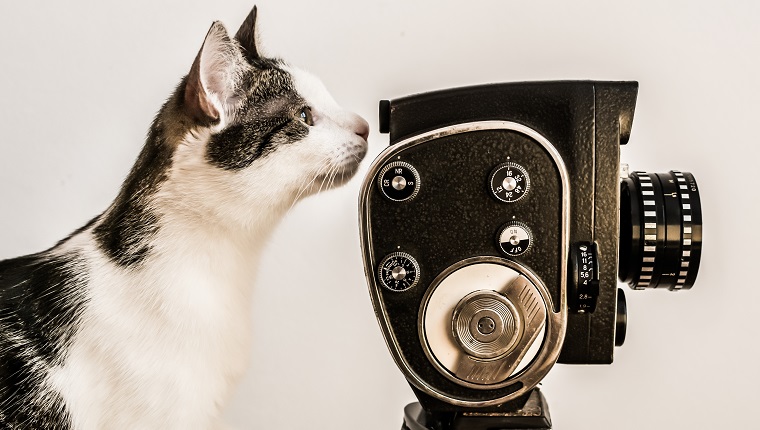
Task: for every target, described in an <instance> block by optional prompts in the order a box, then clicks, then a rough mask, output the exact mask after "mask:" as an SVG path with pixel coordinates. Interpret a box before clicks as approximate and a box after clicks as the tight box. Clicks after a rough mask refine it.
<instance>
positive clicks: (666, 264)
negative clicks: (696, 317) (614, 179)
mask: <svg viewBox="0 0 760 430" xmlns="http://www.w3.org/2000/svg"><path fill="white" fill-rule="evenodd" d="M619 237H620V261H619V264H618V277H619V278H620V281H621V282H624V283H627V284H628V286H630V287H631V288H633V289H635V290H643V289H646V288H667V289H669V290H671V291H674V290H685V289H689V288H691V287H692V285H694V281H695V280H696V278H697V271H698V270H699V260H700V256H701V254H702V207H701V204H700V199H699V189H698V188H697V182H696V180H695V179H694V176H693V175H692V174H691V173H687V172H683V173H682V172H678V171H674V170H671V171H670V172H668V173H646V172H634V173H631V174H630V175H629V177H628V178H625V179H623V181H622V183H621V184H620V236H619Z"/></svg>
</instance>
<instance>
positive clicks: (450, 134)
mask: <svg viewBox="0 0 760 430" xmlns="http://www.w3.org/2000/svg"><path fill="white" fill-rule="evenodd" d="M637 90H638V84H637V83H636V82H596V81H558V82H527V83H507V84H491V85H482V86H475V87H466V88H456V89H448V90H443V91H437V92H431V93H426V94H420V95H414V96H409V97H403V98H399V99H395V100H391V101H382V102H381V103H380V127H381V132H385V133H390V146H389V147H388V148H387V149H385V150H384V151H383V152H382V153H381V154H380V155H379V156H378V157H377V158H376V159H375V160H374V162H373V164H372V166H371V167H370V169H369V172H368V174H367V176H366V179H365V181H364V183H363V186H362V189H361V195H360V229H361V239H362V251H363V256H364V266H365V272H366V276H367V280H368V283H369V290H370V294H371V297H372V302H373V306H374V309H375V313H376V315H377V318H378V321H379V323H380V327H381V329H382V332H383V335H384V337H385V341H386V343H387V345H388V348H389V349H390V352H391V354H392V355H393V358H394V360H395V362H396V364H397V365H398V367H399V368H400V369H401V371H402V372H403V374H404V376H405V377H406V379H407V380H408V381H409V383H410V385H411V386H412V389H413V390H414V393H415V395H416V396H417V398H418V399H419V403H413V404H411V405H409V406H408V407H407V408H406V410H405V417H404V428H405V429H410V430H418V429H434V430H449V429H452V430H453V429H457V430H459V429H473V430H474V429H502V428H504V429H507V428H550V427H551V420H550V418H549V414H548V410H547V408H546V403H545V399H544V398H543V396H542V395H541V393H540V392H539V391H538V389H537V388H536V385H537V384H538V383H539V382H540V381H541V380H542V379H543V378H544V376H546V374H547V372H549V370H550V369H551V368H552V366H553V365H554V364H555V363H557V362H559V363H573V364H608V363H611V362H612V358H613V352H614V349H615V346H619V345H622V343H623V340H624V338H625V331H626V305H625V296H624V294H623V290H621V289H619V288H618V282H617V278H619V279H620V281H622V282H623V283H626V284H628V285H629V286H630V287H632V288H633V289H648V288H658V289H668V290H682V289H689V288H691V286H692V285H693V284H694V281H695V278H696V276H697V270H698V268H699V260H700V254H701V240H702V218H701V209H700V199H699V191H698V188H697V184H696V181H695V179H694V176H693V175H691V174H690V173H687V172H680V171H670V172H667V173H645V172H631V173H629V172H628V171H627V168H625V166H623V168H621V163H620V145H624V144H626V143H627V142H628V139H629V136H630V134H631V125H632V121H633V112H634V107H635V103H636V94H637Z"/></svg>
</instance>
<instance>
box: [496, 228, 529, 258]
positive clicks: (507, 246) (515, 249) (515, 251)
mask: <svg viewBox="0 0 760 430" xmlns="http://www.w3.org/2000/svg"><path fill="white" fill-rule="evenodd" d="M532 242H533V233H531V231H530V228H528V226H527V225H525V224H523V223H521V222H517V221H512V222H509V223H507V225H505V226H504V227H502V228H501V233H499V248H500V249H501V251H502V252H504V253H505V254H507V255H509V256H511V257H517V256H518V255H522V254H525V253H526V252H527V251H528V249H530V245H531V243H532Z"/></svg>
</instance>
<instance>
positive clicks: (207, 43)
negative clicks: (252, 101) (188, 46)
mask: <svg viewBox="0 0 760 430" xmlns="http://www.w3.org/2000/svg"><path fill="white" fill-rule="evenodd" d="M244 62H245V60H244V59H243V58H242V56H241V53H240V49H239V48H238V46H237V44H236V43H235V42H233V41H232V40H231V39H230V37H229V35H228V34H227V29H225V28H224V25H223V24H222V23H221V22H219V21H216V22H214V23H213V24H212V25H211V28H210V29H209V31H208V34H206V39H205V40H204V41H203V46H201V49H200V51H199V52H198V56H197V57H195V62H193V67H192V68H191V69H190V73H189V74H188V76H187V83H186V85H185V97H184V102H185V103H184V105H185V108H186V109H187V112H188V114H190V116H191V117H193V119H194V120H196V121H198V122H200V123H203V124H215V123H217V122H218V121H219V120H220V118H221V116H220V111H229V110H230V109H231V107H232V106H234V105H235V101H236V100H237V99H238V97H237V89H238V87H239V81H240V75H241V71H242V69H243V68H244V66H243V63H244Z"/></svg>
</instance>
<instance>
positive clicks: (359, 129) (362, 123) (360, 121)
mask: <svg viewBox="0 0 760 430" xmlns="http://www.w3.org/2000/svg"><path fill="white" fill-rule="evenodd" d="M354 127H355V128H354V133H356V134H357V135H359V136H361V137H362V139H364V140H367V138H368V137H369V124H368V123H367V121H366V120H365V119H364V118H362V117H360V116H358V115H357V116H356V125H355V126H354Z"/></svg>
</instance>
